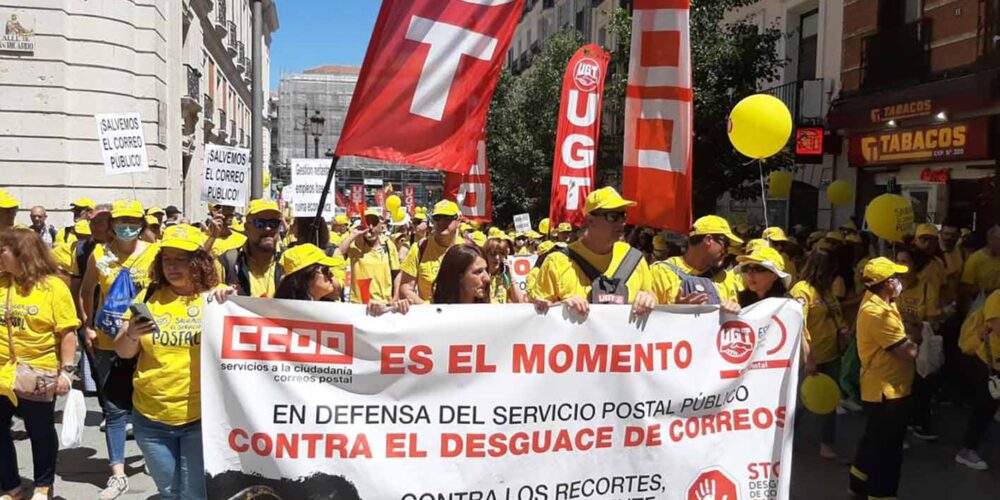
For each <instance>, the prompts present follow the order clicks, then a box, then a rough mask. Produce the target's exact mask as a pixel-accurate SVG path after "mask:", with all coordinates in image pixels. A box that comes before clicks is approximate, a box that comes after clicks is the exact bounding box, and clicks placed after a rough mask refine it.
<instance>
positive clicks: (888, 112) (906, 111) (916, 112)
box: [869, 99, 934, 123]
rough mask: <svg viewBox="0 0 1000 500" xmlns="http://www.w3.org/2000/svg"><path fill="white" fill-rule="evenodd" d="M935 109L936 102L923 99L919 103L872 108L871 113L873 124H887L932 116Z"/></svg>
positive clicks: (901, 103) (903, 103)
mask: <svg viewBox="0 0 1000 500" xmlns="http://www.w3.org/2000/svg"><path fill="white" fill-rule="evenodd" d="M933 109H934V101H932V100H930V99H921V100H919V101H909V102H900V103H896V104H890V105H888V106H879V107H877V108H872V110H871V112H870V113H869V114H870V116H871V120H872V123H885V122H887V121H889V120H903V119H906V118H915V117H918V116H930V114H931V112H932V111H933Z"/></svg>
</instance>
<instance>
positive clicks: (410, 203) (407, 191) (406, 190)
mask: <svg viewBox="0 0 1000 500" xmlns="http://www.w3.org/2000/svg"><path fill="white" fill-rule="evenodd" d="M403 206H404V207H406V213H408V214H410V215H413V214H414V213H415V212H416V210H417V187H416V186H414V185H413V184H407V185H406V186H404V187H403Z"/></svg>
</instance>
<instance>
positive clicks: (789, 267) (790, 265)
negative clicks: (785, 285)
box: [781, 253, 799, 283]
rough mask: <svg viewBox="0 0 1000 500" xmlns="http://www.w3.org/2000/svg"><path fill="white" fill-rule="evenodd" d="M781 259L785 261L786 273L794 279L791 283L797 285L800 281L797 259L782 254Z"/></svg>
mask: <svg viewBox="0 0 1000 500" xmlns="http://www.w3.org/2000/svg"><path fill="white" fill-rule="evenodd" d="M781 258H782V259H785V272H786V273H788V274H789V275H790V276H791V277H792V278H791V282H792V283H795V282H796V281H798V280H799V269H798V266H796V265H795V259H793V258H792V256H791V255H788V254H787V253H782V254H781Z"/></svg>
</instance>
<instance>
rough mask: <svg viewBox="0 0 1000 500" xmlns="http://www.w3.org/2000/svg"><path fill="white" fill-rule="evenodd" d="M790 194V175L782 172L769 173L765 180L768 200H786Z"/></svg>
mask: <svg viewBox="0 0 1000 500" xmlns="http://www.w3.org/2000/svg"><path fill="white" fill-rule="evenodd" d="M791 192H792V173H791V172H786V171H784V170H775V171H774V172H771V175H769V176H768V180H767V196H768V198H788V194H789V193H791Z"/></svg>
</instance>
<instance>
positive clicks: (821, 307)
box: [789, 249, 850, 460]
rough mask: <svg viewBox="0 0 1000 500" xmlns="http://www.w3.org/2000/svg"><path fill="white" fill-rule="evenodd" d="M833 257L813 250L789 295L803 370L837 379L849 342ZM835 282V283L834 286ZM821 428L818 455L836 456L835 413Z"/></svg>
mask: <svg viewBox="0 0 1000 500" xmlns="http://www.w3.org/2000/svg"><path fill="white" fill-rule="evenodd" d="M836 273H837V262H836V256H834V254H833V252H832V251H830V250H821V249H817V250H813V251H812V252H811V253H810V254H809V257H808V258H806V262H805V265H804V266H802V273H801V278H802V281H799V282H798V283H796V284H795V285H794V286H792V290H791V291H790V292H789V295H790V296H791V297H792V298H793V299H795V300H796V301H798V302H799V303H800V304H802V312H803V316H804V319H805V329H804V331H803V335H804V338H805V340H806V342H805V343H806V344H807V346H806V347H807V348H806V349H803V352H804V353H808V355H806V356H805V359H806V361H805V365H806V373H807V374H808V375H815V374H817V373H823V374H826V375H829V376H830V377H832V378H833V379H834V380H839V379H840V356H841V354H843V351H844V347H845V346H846V345H847V343H848V342H849V341H850V339H849V335H850V329H849V326H848V324H847V323H846V322H845V320H844V315H843V311H842V310H841V308H840V296H838V295H837V292H838V291H839V290H838V288H841V289H842V288H843V281H842V280H841V278H840V277H839V276H837V274H836ZM838 283H839V285H838ZM822 419H823V431H822V437H821V440H820V445H819V455H820V457H822V458H825V459H827V460H836V459H837V458H838V454H837V451H836V449H835V446H834V445H835V444H836V442H837V441H836V439H837V414H836V412H833V413H830V414H828V415H824V416H823V418H822Z"/></svg>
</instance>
